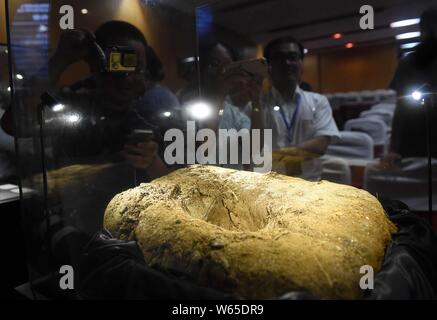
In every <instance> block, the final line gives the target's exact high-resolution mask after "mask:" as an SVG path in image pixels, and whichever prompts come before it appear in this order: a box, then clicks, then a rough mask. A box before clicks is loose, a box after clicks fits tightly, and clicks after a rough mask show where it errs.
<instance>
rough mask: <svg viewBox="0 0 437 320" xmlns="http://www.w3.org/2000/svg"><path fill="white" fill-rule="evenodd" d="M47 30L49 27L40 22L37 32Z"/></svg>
mask: <svg viewBox="0 0 437 320" xmlns="http://www.w3.org/2000/svg"><path fill="white" fill-rule="evenodd" d="M48 30H49V28H47V26H46V25H44V24H40V25H39V27H38V32H47V31H48Z"/></svg>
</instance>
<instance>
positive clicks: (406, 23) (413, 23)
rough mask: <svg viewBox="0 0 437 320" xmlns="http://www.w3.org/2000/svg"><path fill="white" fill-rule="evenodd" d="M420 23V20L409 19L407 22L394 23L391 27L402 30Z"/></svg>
mask: <svg viewBox="0 0 437 320" xmlns="http://www.w3.org/2000/svg"><path fill="white" fill-rule="evenodd" d="M419 23H420V19H419V18H415V19H407V20H400V21H396V22H392V23H390V27H391V28H401V27H406V26H412V25H415V24H419Z"/></svg>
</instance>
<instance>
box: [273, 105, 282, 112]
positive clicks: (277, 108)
mask: <svg viewBox="0 0 437 320" xmlns="http://www.w3.org/2000/svg"><path fill="white" fill-rule="evenodd" d="M273 110H275V111H279V110H281V108H279V107H278V106H274V107H273Z"/></svg>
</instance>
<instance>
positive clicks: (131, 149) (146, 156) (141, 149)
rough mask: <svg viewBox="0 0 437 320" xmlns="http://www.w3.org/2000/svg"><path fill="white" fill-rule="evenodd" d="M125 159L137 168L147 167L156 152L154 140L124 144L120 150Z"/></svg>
mask: <svg viewBox="0 0 437 320" xmlns="http://www.w3.org/2000/svg"><path fill="white" fill-rule="evenodd" d="M121 154H122V155H123V157H124V158H125V159H126V161H127V162H128V163H129V164H130V165H132V166H133V167H135V168H137V169H143V170H144V169H147V168H149V167H150V166H151V165H152V163H153V162H154V160H155V158H156V157H157V154H158V144H157V143H156V142H154V141H150V142H143V143H138V144H136V145H133V144H126V145H125V146H124V148H123V151H122V152H121Z"/></svg>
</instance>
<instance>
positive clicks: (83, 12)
mask: <svg viewBox="0 0 437 320" xmlns="http://www.w3.org/2000/svg"><path fill="white" fill-rule="evenodd" d="M80 12H81V13H82V14H87V13H88V9H85V8H83V9H82V10H80Z"/></svg>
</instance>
